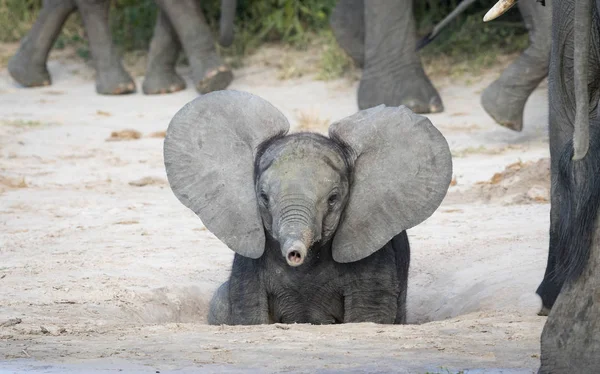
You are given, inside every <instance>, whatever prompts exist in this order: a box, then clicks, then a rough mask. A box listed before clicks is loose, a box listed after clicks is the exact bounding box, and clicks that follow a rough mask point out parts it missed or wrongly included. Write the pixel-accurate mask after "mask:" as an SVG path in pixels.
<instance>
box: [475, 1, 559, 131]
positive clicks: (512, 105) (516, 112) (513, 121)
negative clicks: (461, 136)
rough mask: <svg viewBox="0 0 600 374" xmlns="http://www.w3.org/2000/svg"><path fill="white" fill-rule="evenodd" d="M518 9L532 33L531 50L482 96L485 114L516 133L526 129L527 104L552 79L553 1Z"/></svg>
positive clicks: (521, 4) (529, 3) (525, 4)
mask: <svg viewBox="0 0 600 374" xmlns="http://www.w3.org/2000/svg"><path fill="white" fill-rule="evenodd" d="M518 6H519V11H520V12H521V15H522V16H523V20H524V22H525V26H526V27H527V30H528V31H529V47H528V48H527V49H526V50H525V51H523V53H522V54H521V55H520V56H519V58H517V60H516V61H515V62H513V63H512V64H511V65H510V66H509V67H508V68H506V70H504V72H502V75H501V76H500V78H498V79H497V80H496V81H495V82H493V83H492V84H491V85H490V86H488V87H487V88H486V89H485V90H484V91H483V94H482V96H481V105H482V106H483V108H484V109H485V111H486V112H487V113H488V114H489V115H490V116H491V117H492V118H493V119H494V120H495V121H496V122H497V123H498V124H500V125H501V126H504V127H506V128H509V129H511V130H514V131H521V130H522V129H523V112H524V109H525V103H526V102H527V99H528V98H529V95H531V93H532V92H533V90H535V89H536V87H537V86H538V85H539V84H540V82H541V81H542V80H543V79H544V78H546V76H547V75H548V69H549V60H550V49H551V44H552V43H551V35H552V31H551V28H552V1H550V0H546V6H540V4H538V3H537V2H535V1H520V2H519V3H518Z"/></svg>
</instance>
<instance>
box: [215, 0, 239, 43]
mask: <svg viewBox="0 0 600 374" xmlns="http://www.w3.org/2000/svg"><path fill="white" fill-rule="evenodd" d="M236 7H237V2H236V0H221V19H220V21H219V44H220V45H222V46H223V47H229V46H230V45H231V44H232V43H233V21H234V19H235V10H236Z"/></svg>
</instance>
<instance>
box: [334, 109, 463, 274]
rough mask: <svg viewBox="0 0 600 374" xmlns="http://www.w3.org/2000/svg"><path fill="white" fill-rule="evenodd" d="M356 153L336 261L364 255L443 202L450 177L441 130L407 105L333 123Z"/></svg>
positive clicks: (337, 238)
mask: <svg viewBox="0 0 600 374" xmlns="http://www.w3.org/2000/svg"><path fill="white" fill-rule="evenodd" d="M329 136H330V137H331V138H332V139H333V140H335V141H337V142H338V143H341V144H343V145H344V146H346V147H349V149H350V152H349V153H350V154H351V156H350V157H351V158H353V159H354V172H353V182H352V186H351V188H350V196H349V201H348V205H347V207H346V209H345V211H344V215H343V216H342V219H341V222H340V224H339V227H338V229H337V232H336V234H335V237H334V239H333V258H334V260H335V261H337V262H353V261H358V260H360V259H363V258H365V257H367V256H369V255H370V254H372V253H373V252H375V251H377V250H379V249H380V248H382V247H383V246H384V245H385V244H386V243H387V242H388V241H390V240H391V239H392V238H393V237H394V236H395V235H397V234H399V233H400V232H402V231H404V230H407V229H410V228H411V227H413V226H416V225H418V224H419V223H421V222H423V221H424V220H426V219H427V218H429V216H431V215H432V214H433V212H434V211H435V210H436V209H437V208H438V206H439V205H440V204H441V203H442V200H443V199H444V196H446V192H447V191H448V187H449V186H450V181H451V179H452V156H451V155H450V148H449V147H448V143H447V142H446V139H445V138H444V136H443V135H442V134H441V133H440V132H439V131H438V129H436V128H435V127H434V126H433V124H432V123H431V122H430V121H429V120H428V119H427V118H426V117H423V116H420V115H417V114H415V113H413V112H412V111H411V110H410V109H408V108H407V107H405V106H401V107H386V106H384V105H380V106H377V107H374V108H371V109H367V110H362V111H360V112H358V113H356V114H355V115H353V116H350V117H347V118H345V119H343V120H341V121H338V122H336V123H334V124H332V125H331V126H330V127H329Z"/></svg>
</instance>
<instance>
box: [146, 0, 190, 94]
mask: <svg viewBox="0 0 600 374" xmlns="http://www.w3.org/2000/svg"><path fill="white" fill-rule="evenodd" d="M180 51H181V44H180V43H179V39H178V38H177V33H176V32H175V29H173V25H171V21H169V18H168V17H167V15H166V14H165V13H164V12H163V11H159V12H158V16H157V18H156V25H155V27H154V35H153V37H152V42H151V43H150V52H149V53H148V67H147V68H146V77H145V78H144V83H143V84H142V90H143V91H144V93H145V94H147V95H153V94H166V93H171V92H177V91H181V90H183V89H185V81H184V80H183V79H182V78H181V77H180V76H179V75H177V73H176V72H175V65H176V64H177V58H178V57H179V52H180Z"/></svg>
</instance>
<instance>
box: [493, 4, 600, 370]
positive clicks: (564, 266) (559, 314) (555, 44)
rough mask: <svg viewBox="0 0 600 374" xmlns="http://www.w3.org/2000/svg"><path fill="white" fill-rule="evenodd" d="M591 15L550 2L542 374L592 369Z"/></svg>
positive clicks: (599, 239) (599, 177) (599, 69)
mask: <svg viewBox="0 0 600 374" xmlns="http://www.w3.org/2000/svg"><path fill="white" fill-rule="evenodd" d="M522 1H531V2H533V1H534V0H522ZM537 6H540V5H537ZM599 15H600V1H598V0H575V1H573V0H570V1H560V2H556V3H555V4H554V9H553V12H552V16H553V20H552V22H553V28H552V53H551V56H550V72H549V76H548V81H549V87H548V92H549V95H548V96H549V104H550V117H549V118H550V159H551V177H552V189H551V201H550V203H551V210H550V247H549V253H548V265H547V268H546V274H545V276H544V280H543V282H542V284H541V285H540V287H539V288H538V290H537V292H538V294H540V296H541V297H542V300H543V303H544V310H543V311H542V314H545V313H547V312H548V309H550V308H551V309H550V311H549V314H548V320H547V321H546V324H545V325H544V329H543V331H542V337H541V357H540V360H541V366H540V369H539V371H538V372H539V373H544V374H546V373H557V374H562V373H595V372H597V371H598V368H599V367H600V224H599V222H598V214H599V212H600V173H598V170H600V117H599V115H598V114H599V113H598V109H599V107H598V100H599V98H600V21H599V19H600V18H599ZM486 17H491V15H490V14H488V15H486Z"/></svg>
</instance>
